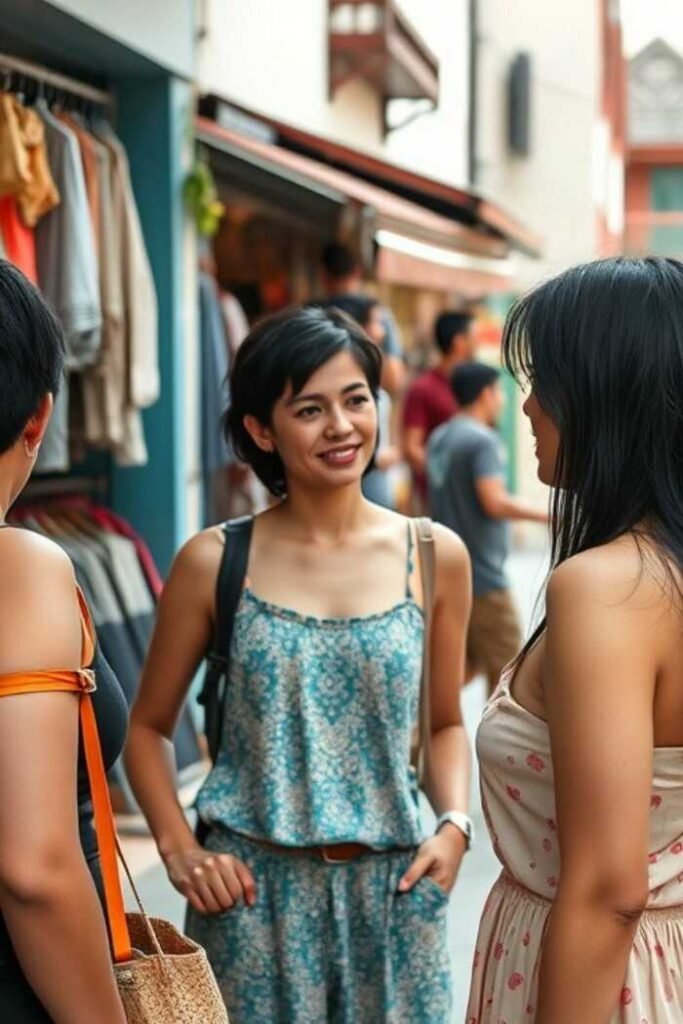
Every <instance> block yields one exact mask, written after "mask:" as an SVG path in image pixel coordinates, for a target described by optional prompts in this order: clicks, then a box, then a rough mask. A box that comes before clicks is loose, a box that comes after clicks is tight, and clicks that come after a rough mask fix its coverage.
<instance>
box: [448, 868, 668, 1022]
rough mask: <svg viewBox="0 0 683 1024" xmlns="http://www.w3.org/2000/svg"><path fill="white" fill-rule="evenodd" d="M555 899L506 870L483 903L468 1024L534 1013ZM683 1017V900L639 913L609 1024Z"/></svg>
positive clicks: (520, 1019)
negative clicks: (539, 893)
mask: <svg viewBox="0 0 683 1024" xmlns="http://www.w3.org/2000/svg"><path fill="white" fill-rule="evenodd" d="M551 907H552V903H551V902H550V901H549V900H545V899H543V898H542V897H540V896H536V895H535V894H534V893H531V892H529V890H528V889H525V888H524V887H523V886H521V885H519V884H518V883H517V882H515V881H514V880H513V879H512V878H511V877H510V876H509V875H507V874H505V873H503V875H501V877H500V878H499V879H498V881H497V882H496V884H495V885H494V887H493V889H492V891H491V893H490V895H489V898H488V900H487V903H486V907H485V909H484V914H483V916H482V920H481V925H480V928H479V936H478V939H477V946H476V951H475V954H474V966H473V972H472V987H471V989H470V999H469V1005H468V1010H467V1015H466V1018H465V1020H466V1024H521V1022H523V1021H525V1020H528V1021H533V1020H534V1014H535V1012H536V998H537V992H538V974H539V970H540V965H541V952H542V946H543V936H544V933H545V928H546V925H547V922H548V917H549V914H550V910H551ZM682 1021H683V907H672V908H669V909H661V910H655V909H653V910H647V911H646V912H645V913H644V914H643V915H642V917H641V919H640V922H639V925H638V931H637V932H636V935H635V938H634V943H633V950H632V952H631V956H630V958H629V963H628V969H627V973H626V980H625V982H624V987H623V989H622V992H621V998H620V1000H619V1005H618V1006H616V1007H615V1009H614V1014H613V1016H612V1017H611V1019H610V1024H681V1022H682Z"/></svg>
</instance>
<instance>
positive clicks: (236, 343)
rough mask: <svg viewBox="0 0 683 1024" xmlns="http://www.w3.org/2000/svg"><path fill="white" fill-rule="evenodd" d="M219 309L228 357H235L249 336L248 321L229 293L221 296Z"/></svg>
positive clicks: (238, 303) (239, 305) (236, 299)
mask: <svg viewBox="0 0 683 1024" xmlns="http://www.w3.org/2000/svg"><path fill="white" fill-rule="evenodd" d="M221 308H222V310H223V319H224V321H225V331H226V335H227V340H228V347H229V351H230V355H233V356H234V355H237V350H238V349H239V347H240V345H241V344H242V342H243V341H244V339H245V338H246V336H247V334H249V321H248V320H247V318H246V315H245V312H244V310H243V309H242V304H241V303H240V301H239V299H238V298H236V297H235V296H234V295H233V294H232V293H231V292H223V293H222V295H221Z"/></svg>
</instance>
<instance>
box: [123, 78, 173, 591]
mask: <svg viewBox="0 0 683 1024" xmlns="http://www.w3.org/2000/svg"><path fill="white" fill-rule="evenodd" d="M115 92H116V99H117V113H118V117H117V127H118V132H119V135H120V137H121V139H122V141H123V142H124V143H125V145H126V147H127V150H128V156H129V160H130V167H131V177H132V181H133V189H134V192H135V197H136V200H137V204H138V209H139V211H140V220H141V222H142V229H143V232H144V235H145V240H146V242H147V249H148V253H149V257H150V262H151V264H152V271H153V274H154V281H155V284H156V289H157V295H158V299H159V357H160V371H161V398H160V400H159V401H158V402H157V403H156V405H154V406H152V408H150V409H148V410H145V413H144V425H145V436H146V440H147V447H148V450H149V454H150V460H149V464H148V465H147V466H145V467H141V468H139V469H138V468H135V469H114V473H113V481H112V499H113V504H114V507H115V508H116V509H117V511H119V512H121V514H122V515H124V516H126V518H128V519H130V520H131V522H132V523H133V524H134V525H135V526H136V528H137V529H138V530H139V531H140V532H141V533H142V534H143V536H144V537H145V539H146V540H147V542H148V543H149V545H150V547H151V549H152V553H153V554H154V557H155V559H156V561H157V563H158V565H159V567H160V569H161V570H162V572H165V571H166V570H167V569H168V567H169V565H170V562H171V560H172V558H173V555H174V554H175V552H176V550H177V549H178V547H179V545H180V544H181V543H182V541H183V540H184V539H185V537H186V533H187V525H186V512H185V507H186V503H185V486H186V479H187V453H186V451H185V444H184V432H183V422H182V414H183V365H184V352H183V317H182V310H183V282H182V265H183V262H182V254H183V233H184V225H183V202H182V183H183V179H184V174H185V168H184V166H183V152H184V150H185V148H186V147H185V139H186V135H187V130H188V124H189V120H188V119H189V117H190V109H191V102H192V95H191V88H190V86H189V85H188V83H186V82H184V81H181V80H180V79H177V78H173V77H171V76H162V77H159V78H154V79H151V80H150V79H142V80H136V79H125V80H123V81H120V82H118V83H115Z"/></svg>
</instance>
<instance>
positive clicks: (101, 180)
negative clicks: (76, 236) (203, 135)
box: [83, 135, 144, 461]
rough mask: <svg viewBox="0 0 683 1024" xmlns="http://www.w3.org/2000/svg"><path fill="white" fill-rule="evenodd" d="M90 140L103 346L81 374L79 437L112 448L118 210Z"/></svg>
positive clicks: (105, 158)
mask: <svg viewBox="0 0 683 1024" xmlns="http://www.w3.org/2000/svg"><path fill="white" fill-rule="evenodd" d="M90 137H91V139H92V145H93V149H94V153H95V157H96V160H97V177H98V185H99V189H98V191H99V217H100V223H99V229H98V232H97V235H98V238H99V269H100V297H101V304H102V344H101V346H100V351H99V354H98V359H97V363H96V364H95V366H93V367H89V368H88V369H87V370H85V371H84V373H83V415H84V423H83V437H84V441H85V442H86V443H87V444H90V445H95V446H97V447H102V448H114V447H117V446H121V445H122V444H123V440H124V412H125V407H126V401H127V397H126V395H127V389H126V363H127V356H126V324H125V310H124V287H123V259H124V258H123V242H122V227H123V224H122V211H121V209H120V208H118V209H117V207H116V205H115V199H114V192H113V185H112V175H113V168H112V161H113V157H112V155H111V153H110V152H109V150H108V149H107V147H106V146H105V145H104V143H102V142H100V141H99V140H98V139H96V138H95V137H94V136H92V135H91V136H90ZM143 461H144V460H143Z"/></svg>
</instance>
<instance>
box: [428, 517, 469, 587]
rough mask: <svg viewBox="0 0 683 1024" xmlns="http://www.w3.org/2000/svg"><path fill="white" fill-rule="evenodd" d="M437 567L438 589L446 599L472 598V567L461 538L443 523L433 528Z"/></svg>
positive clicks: (434, 525)
mask: <svg viewBox="0 0 683 1024" xmlns="http://www.w3.org/2000/svg"><path fill="white" fill-rule="evenodd" d="M432 532H433V535H434V551H435V554H436V566H437V587H438V590H440V591H441V592H442V594H443V596H444V597H446V598H449V599H456V597H458V595H460V594H463V595H464V594H466V595H467V599H468V600H469V598H470V597H471V590H472V565H471V562H470V556H469V554H468V551H467V548H466V547H465V545H464V543H463V542H462V540H461V538H460V537H459V536H458V535H457V533H454V532H453V530H449V529H448V527H447V526H442V525H441V523H434V524H433V526H432Z"/></svg>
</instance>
